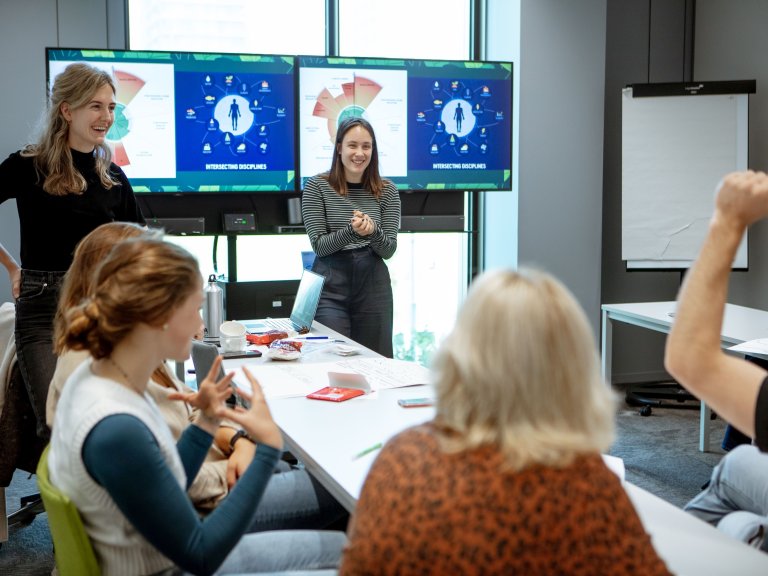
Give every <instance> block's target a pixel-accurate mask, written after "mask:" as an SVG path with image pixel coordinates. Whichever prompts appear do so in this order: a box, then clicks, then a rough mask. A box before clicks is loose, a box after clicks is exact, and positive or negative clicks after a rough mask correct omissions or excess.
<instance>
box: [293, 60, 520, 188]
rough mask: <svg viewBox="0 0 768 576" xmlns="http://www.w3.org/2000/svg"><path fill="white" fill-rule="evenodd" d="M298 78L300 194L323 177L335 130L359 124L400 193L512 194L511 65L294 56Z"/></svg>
mask: <svg viewBox="0 0 768 576" xmlns="http://www.w3.org/2000/svg"><path fill="white" fill-rule="evenodd" d="M298 71H299V85H298V106H299V110H298V117H299V120H298V123H299V141H300V147H299V150H300V152H299V156H300V157H299V169H300V174H301V181H302V185H303V184H304V183H305V182H306V181H307V179H308V178H310V177H311V176H313V175H315V174H318V173H321V172H325V171H327V170H328V169H329V168H330V165H331V159H332V156H333V153H334V146H333V143H334V138H335V136H336V127H337V126H338V124H339V122H340V121H341V120H343V119H344V118H347V117H349V116H362V117H364V118H365V119H366V120H368V121H369V122H370V123H371V125H372V126H373V128H374V130H375V131H376V141H377V144H378V148H379V162H380V169H381V172H382V175H384V176H386V177H387V178H389V179H391V180H392V181H393V182H394V183H395V184H397V186H398V188H400V189H402V190H440V189H459V190H510V189H511V183H512V177H511V166H512V64H511V63H503V62H462V61H432V60H395V59H378V58H335V57H334V58H332V57H319V56H300V57H299V58H298Z"/></svg>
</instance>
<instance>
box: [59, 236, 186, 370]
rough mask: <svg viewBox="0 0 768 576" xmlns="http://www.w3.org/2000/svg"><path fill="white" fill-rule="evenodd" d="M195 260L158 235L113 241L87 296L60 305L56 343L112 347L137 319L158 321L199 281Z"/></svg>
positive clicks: (102, 353) (99, 354) (95, 352)
mask: <svg viewBox="0 0 768 576" xmlns="http://www.w3.org/2000/svg"><path fill="white" fill-rule="evenodd" d="M200 278H201V275H200V269H199V268H198V265H197V260H195V257H194V256H192V255H191V254H190V253H189V252H187V251H186V250H184V249H183V248H181V247H179V246H176V245H174V244H170V243H168V242H164V241H163V240H160V239H157V238H144V237H138V238H132V239H129V240H125V241H124V242H121V243H120V244H118V245H117V246H115V247H114V248H113V249H112V251H111V252H110V253H109V255H108V256H107V257H106V259H105V260H104V262H103V263H102V264H101V265H100V266H99V267H98V268H97V269H96V270H95V271H94V276H93V286H92V290H91V292H90V294H89V296H88V297H86V298H85V299H84V300H82V301H81V303H80V304H78V305H77V306H75V307H73V308H70V309H68V310H64V311H63V313H62V316H63V328H62V329H61V331H60V335H59V339H58V340H57V342H56V346H57V347H58V348H61V349H69V350H87V351H88V352H90V353H91V355H92V356H93V357H94V358H96V359H99V358H105V357H107V356H109V355H110V354H111V353H112V350H113V349H114V347H115V346H116V345H117V344H118V343H120V342H121V341H122V340H123V339H124V338H125V337H126V336H127V335H128V334H129V333H130V332H131V331H132V330H133V329H134V327H135V326H137V325H138V324H148V325H150V326H158V327H159V326H162V325H163V324H164V323H165V322H166V321H167V320H168V319H169V318H170V316H171V315H172V314H173V312H174V311H175V310H176V309H177V308H178V307H179V306H180V305H181V304H182V303H183V302H184V301H185V300H186V299H187V298H188V297H189V295H190V294H192V292H193V291H194V290H197V289H199V286H200Z"/></svg>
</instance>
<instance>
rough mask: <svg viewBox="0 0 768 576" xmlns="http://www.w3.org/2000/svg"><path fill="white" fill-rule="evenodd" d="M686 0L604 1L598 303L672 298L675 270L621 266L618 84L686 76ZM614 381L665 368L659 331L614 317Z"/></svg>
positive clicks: (654, 375) (655, 374)
mask: <svg viewBox="0 0 768 576" xmlns="http://www.w3.org/2000/svg"><path fill="white" fill-rule="evenodd" d="M692 22H693V9H692V1H691V0H688V1H687V2H686V0H663V1H661V0H655V1H654V0H622V1H620V2H619V1H615V0H614V1H609V2H608V16H607V37H606V49H605V130H604V162H603V206H602V209H603V212H602V223H603V235H602V265H603V267H602V284H601V287H602V303H621V302H652V301H657V300H674V299H675V298H676V296H677V289H678V287H679V285H680V274H679V272H672V271H668V272H651V271H632V272H628V271H627V270H626V267H625V264H624V261H622V259H621V90H622V88H624V87H625V86H626V85H627V84H633V83H647V82H683V81H685V80H688V79H690V71H691V46H692V42H691V29H692ZM613 338H614V340H613V342H614V344H613V351H614V352H613V373H614V381H623V382H642V381H645V380H654V379H658V378H661V377H663V376H664V375H665V372H664V370H663V362H662V358H663V346H664V337H663V336H661V335H660V334H655V333H652V332H649V331H648V330H644V329H641V328H636V327H631V326H626V325H623V324H617V325H616V326H615V329H614V334H613Z"/></svg>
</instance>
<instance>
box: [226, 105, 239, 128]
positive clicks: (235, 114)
mask: <svg viewBox="0 0 768 576" xmlns="http://www.w3.org/2000/svg"><path fill="white" fill-rule="evenodd" d="M227 116H229V117H230V118H231V119H232V130H237V119H238V118H240V106H238V104H237V100H235V99H234V98H232V104H230V105H229V114H227Z"/></svg>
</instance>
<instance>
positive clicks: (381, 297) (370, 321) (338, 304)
mask: <svg viewBox="0 0 768 576" xmlns="http://www.w3.org/2000/svg"><path fill="white" fill-rule="evenodd" d="M312 271H313V272H317V273H318V274H322V275H323V276H325V284H324V285H323V294H322V296H321V297H320V303H319V304H318V306H317V314H315V320H317V321H318V322H320V323H322V324H325V325H326V326H328V327H329V328H331V329H333V330H336V332H339V333H340V334H344V335H345V336H349V337H350V338H352V340H354V341H355V342H358V343H360V344H362V345H363V346H365V347H367V348H370V349H371V350H374V351H376V352H378V353H379V354H381V355H382V356H386V357H387V358H392V280H391V279H390V277H389V268H387V265H386V264H385V263H384V261H383V260H382V259H381V257H380V256H379V255H378V254H376V253H375V252H374V251H373V249H372V248H369V247H365V248H357V249H355V250H342V251H340V252H336V253H335V254H331V255H330V256H322V257H317V258H315V262H314V264H313V265H312Z"/></svg>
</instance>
